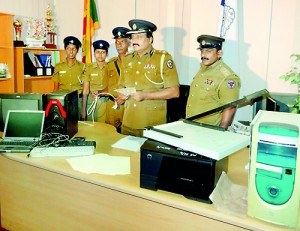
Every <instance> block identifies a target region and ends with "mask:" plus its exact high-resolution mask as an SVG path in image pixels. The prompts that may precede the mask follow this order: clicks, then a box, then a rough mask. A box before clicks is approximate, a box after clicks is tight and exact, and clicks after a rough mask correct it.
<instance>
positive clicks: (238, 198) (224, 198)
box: [209, 172, 248, 217]
mask: <svg viewBox="0 0 300 231" xmlns="http://www.w3.org/2000/svg"><path fill="white" fill-rule="evenodd" d="M247 192H248V189H247V187H245V186H242V185H238V184H234V183H232V182H231V181H230V179H229V178H228V176H227V175H226V173H225V172H222V175H221V176H220V179H219V181H218V183H217V185H216V187H215V189H214V191H213V192H212V193H211V195H210V196H209V199H210V200H211V201H212V202H213V204H214V206H215V207H216V209H217V210H219V211H222V212H226V213H229V214H234V215H238V216H243V217H244V216H246V215H247V204H248V201H247Z"/></svg>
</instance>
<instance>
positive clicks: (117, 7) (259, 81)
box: [0, 0, 300, 120]
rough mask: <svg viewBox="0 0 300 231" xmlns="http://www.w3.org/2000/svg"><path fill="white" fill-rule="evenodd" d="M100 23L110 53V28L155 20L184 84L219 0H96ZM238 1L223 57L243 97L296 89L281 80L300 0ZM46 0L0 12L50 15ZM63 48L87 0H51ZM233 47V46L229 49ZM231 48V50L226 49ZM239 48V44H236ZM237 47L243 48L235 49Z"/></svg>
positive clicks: (27, 0)
mask: <svg viewBox="0 0 300 231" xmlns="http://www.w3.org/2000/svg"><path fill="white" fill-rule="evenodd" d="M95 1H96V4H97V7H98V16H99V19H100V24H101V28H100V29H99V30H97V32H96V35H95V36H94V40H97V39H105V40H107V41H108V42H109V43H110V44H111V48H110V50H109V57H112V56H115V55H116V51H115V47H114V40H113V39H112V33H111V30H112V29H113V28H114V27H116V26H125V27H128V21H129V20H130V19H133V18H140V19H145V20H149V21H152V22H154V23H155V24H156V25H157V27H158V31H157V32H155V33H154V47H155V48H156V49H165V50H167V51H168V52H169V53H171V55H172V56H173V58H174V60H175V62H176V65H177V68H178V72H179V78H180V82H181V83H182V84H190V82H191V81H192V79H193V77H194V75H195V73H196V71H197V70H198V68H199V56H200V53H199V50H197V47H198V43H197V41H196V38H197V36H199V35H200V34H212V35H217V28H218V20H219V12H220V11H219V9H220V6H219V4H220V0H210V1H207V0H122V1H120V0H95ZM237 1H238V4H239V5H238V29H239V33H238V42H236V43H234V42H233V43H232V44H230V41H227V44H226V42H225V44H226V45H225V46H224V56H223V57H224V60H225V62H227V63H228V64H229V65H230V66H231V67H232V68H233V69H234V70H235V71H236V72H237V73H238V75H239V76H240V78H241V80H242V88H241V93H240V97H242V96H245V95H248V94H250V93H253V92H255V91H257V90H261V89H264V88H266V89H268V90H269V91H270V92H283V93H296V92H297V89H296V87H295V86H291V85H290V84H289V83H288V82H284V81H282V80H280V79H279V76H280V75H282V74H284V73H285V72H286V71H288V69H289V67H290V63H291V62H290V59H289V56H290V54H292V53H299V52H300V44H299V41H300V31H299V30H298V28H299V24H300V15H299V13H298V14H297V12H299V11H300V1H298V0H289V1H288V3H287V2H286V1H279V0H264V1H261V0H251V1H241V0H237ZM48 2H49V1H47V0H15V1H11V0H0V11H1V12H7V13H12V14H15V15H22V16H39V17H43V16H44V15H45V9H46V5H47V3H48ZM50 2H51V3H54V5H55V9H54V13H55V14H54V15H55V17H56V21H57V25H58V28H59V32H58V45H59V47H60V48H63V43H62V40H63V38H64V37H65V36H68V35H74V36H77V37H78V38H80V39H81V38H82V20H83V0H52V1H50ZM230 47H232V48H230ZM227 48H228V49H227ZM233 48H234V49H233ZM236 50H237V51H238V53H237V52H236ZM250 110H251V108H243V109H240V110H238V113H237V118H238V119H245V120H246V119H249V118H250V116H251V112H250Z"/></svg>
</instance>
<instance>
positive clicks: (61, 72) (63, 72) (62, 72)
mask: <svg viewBox="0 0 300 231" xmlns="http://www.w3.org/2000/svg"><path fill="white" fill-rule="evenodd" d="M66 72H67V71H60V72H59V74H65V73H66Z"/></svg>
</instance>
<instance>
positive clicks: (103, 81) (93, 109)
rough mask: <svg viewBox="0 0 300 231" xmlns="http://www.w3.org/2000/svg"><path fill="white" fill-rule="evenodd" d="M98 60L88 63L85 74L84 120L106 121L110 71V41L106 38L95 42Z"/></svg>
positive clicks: (82, 117) (95, 55) (95, 54)
mask: <svg viewBox="0 0 300 231" xmlns="http://www.w3.org/2000/svg"><path fill="white" fill-rule="evenodd" d="M93 47H94V57H95V59H96V62H94V63H91V64H89V65H87V67H86V70H85V73H84V74H83V78H82V80H83V100H82V115H81V119H82V120H86V119H87V120H89V121H97V122H103V123H104V122H105V114H106V102H107V100H108V99H107V97H106V93H107V87H108V73H107V64H106V57H107V55H108V48H109V43H108V42H107V41H105V40H97V41H95V42H93Z"/></svg>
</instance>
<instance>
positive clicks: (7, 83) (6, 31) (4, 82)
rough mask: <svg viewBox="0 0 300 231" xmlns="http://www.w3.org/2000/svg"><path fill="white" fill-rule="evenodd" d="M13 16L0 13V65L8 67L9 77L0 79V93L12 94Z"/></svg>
mask: <svg viewBox="0 0 300 231" xmlns="http://www.w3.org/2000/svg"><path fill="white" fill-rule="evenodd" d="M13 30H14V27H13V15H10V14H5V13H0V31H1V35H0V63H4V64H6V65H7V66H8V69H9V73H10V77H9V78H0V93H12V92H14V49H13V48H14V45H13V39H14V38H13V33H14V31H13Z"/></svg>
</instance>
